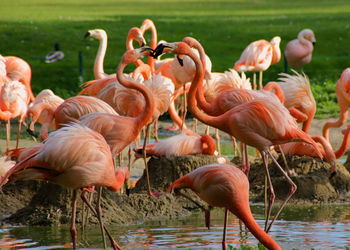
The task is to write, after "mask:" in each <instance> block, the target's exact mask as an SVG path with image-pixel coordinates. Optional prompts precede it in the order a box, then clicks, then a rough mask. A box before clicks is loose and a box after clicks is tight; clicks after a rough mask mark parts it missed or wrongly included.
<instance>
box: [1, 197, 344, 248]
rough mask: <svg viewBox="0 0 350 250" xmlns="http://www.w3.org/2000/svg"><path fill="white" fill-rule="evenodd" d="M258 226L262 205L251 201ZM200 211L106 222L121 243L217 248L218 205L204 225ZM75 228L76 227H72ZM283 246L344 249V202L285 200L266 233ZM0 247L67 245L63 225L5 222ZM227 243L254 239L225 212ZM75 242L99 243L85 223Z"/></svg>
mask: <svg viewBox="0 0 350 250" xmlns="http://www.w3.org/2000/svg"><path fill="white" fill-rule="evenodd" d="M252 210H253V213H254V216H255V218H256V219H257V220H258V223H259V224H260V225H261V226H262V225H263V223H264V221H263V207H262V206H260V205H255V206H253V207H252ZM203 224H204V219H203V215H202V214H201V213H196V214H193V215H191V216H189V217H185V218H179V219H171V220H155V221H148V222H145V223H143V222H142V221H140V222H139V224H137V225H130V226H124V227H117V226H114V227H110V228H111V231H112V232H113V235H115V237H116V239H117V240H118V241H119V243H120V244H121V245H122V246H123V248H125V249H169V248H182V249H210V248H212V249H218V248H221V237H222V226H223V211H222V210H220V209H216V210H214V211H213V214H212V221H211V229H210V230H208V229H206V228H205V227H204V226H203ZM78 230H80V228H78ZM270 234H271V235H272V237H273V238H274V239H275V240H276V241H277V242H278V243H279V244H280V245H281V246H282V248H283V249H293V248H297V249H311V248H315V249H346V247H350V205H349V204H348V205H344V204H343V205H340V204H339V205H313V206H301V205H297V206H289V207H287V208H286V209H285V210H284V211H283V213H282V214H281V216H280V219H279V220H278V221H276V222H275V224H274V226H273V228H272V231H271V233H270ZM0 239H1V240H0V248H1V249H3V248H4V247H6V246H12V247H15V246H16V247H18V248H24V247H26V248H30V249H48V248H69V247H70V245H69V243H70V234H69V228H68V226H61V227H10V226H4V227H3V228H2V229H0ZM227 239H228V240H227V243H228V245H229V246H232V247H236V248H238V247H239V246H240V245H246V246H251V247H257V244H258V242H257V240H256V239H255V238H254V237H253V236H252V235H251V234H250V233H247V231H246V230H245V229H244V228H243V230H242V231H241V230H240V226H239V222H238V220H237V219H236V218H235V217H234V216H233V215H231V216H230V217H229V226H228V234H227ZM79 242H80V245H79V247H80V248H82V249H96V248H99V247H101V246H102V244H101V238H100V234H99V229H98V227H97V226H95V225H90V226H89V228H88V229H87V231H86V232H85V234H84V235H82V234H81V231H79Z"/></svg>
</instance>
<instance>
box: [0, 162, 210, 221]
mask: <svg viewBox="0 0 350 250" xmlns="http://www.w3.org/2000/svg"><path fill="white" fill-rule="evenodd" d="M215 161H216V158H215V157H210V156H183V157H171V158H160V159H150V160H149V169H150V176H151V183H152V187H154V189H156V190H158V191H160V192H162V191H165V189H166V188H167V187H168V186H169V185H170V183H171V182H172V181H174V180H175V179H177V178H179V177H180V176H182V175H184V174H186V173H188V172H190V171H192V170H193V169H195V168H196V167H198V166H202V165H205V164H208V163H213V162H215ZM3 190H4V194H1V195H0V198H1V199H2V201H3V202H2V203H1V205H0V212H1V214H3V216H4V217H7V216H6V214H11V215H10V216H8V217H7V218H6V219H5V221H6V222H9V223H15V224H26V225H57V224H67V223H69V218H70V213H71V207H70V201H71V194H72V191H71V190H68V189H66V188H63V187H61V186H58V185H55V184H51V183H47V182H38V181H30V182H17V183H8V184H7V185H5V186H4V188H3ZM146 191H147V188H146V176H145V174H144V175H143V177H142V178H141V179H140V181H139V182H138V183H137V187H136V188H135V189H133V190H132V192H131V194H130V196H127V195H126V194H120V193H112V192H109V191H106V190H104V192H103V199H102V209H103V211H104V221H105V222H106V223H107V224H108V223H118V224H125V223H136V222H139V221H144V220H150V219H153V218H160V217H174V216H180V215H189V214H190V211H191V210H193V209H195V208H196V207H195V206H194V205H193V204H192V203H190V202H188V201H186V200H184V199H183V198H179V197H174V196H173V195H169V194H164V193H161V194H160V196H159V197H151V196H149V195H148V194H147V192H146ZM94 196H96V195H94ZM79 207H80V209H79ZM81 207H82V202H81V200H80V199H79V201H78V210H77V221H78V222H80V221H81V217H82V216H81V213H82V209H81ZM90 221H91V222H93V223H97V220H96V219H95V218H93V217H91V219H90Z"/></svg>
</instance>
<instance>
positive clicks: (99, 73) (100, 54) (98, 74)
mask: <svg viewBox="0 0 350 250" xmlns="http://www.w3.org/2000/svg"><path fill="white" fill-rule="evenodd" d="M99 40H100V45H99V47H98V50H97V55H96V59H95V63H94V76H95V79H102V78H105V72H104V69H103V68H104V67H103V62H104V59H105V55H106V50H107V34H103V35H102V38H101V39H99Z"/></svg>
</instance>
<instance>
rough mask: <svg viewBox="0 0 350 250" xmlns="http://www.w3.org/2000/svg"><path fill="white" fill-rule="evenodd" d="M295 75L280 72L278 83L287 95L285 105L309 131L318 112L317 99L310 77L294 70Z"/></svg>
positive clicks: (304, 129)
mask: <svg viewBox="0 0 350 250" xmlns="http://www.w3.org/2000/svg"><path fill="white" fill-rule="evenodd" d="M293 73H294V75H289V74H286V73H280V74H279V75H280V76H281V77H280V78H278V80H279V81H278V82H277V83H278V85H279V86H280V88H281V89H282V90H283V93H284V96H285V102H284V106H285V107H286V108H287V109H288V110H289V112H290V113H291V115H293V117H295V118H296V119H297V122H298V123H303V126H302V129H303V131H305V132H306V133H309V130H310V127H311V123H312V120H313V119H314V116H315V114H316V101H315V98H314V96H313V94H312V91H311V87H310V81H309V78H308V77H307V76H306V75H305V74H299V73H297V72H296V71H294V70H293Z"/></svg>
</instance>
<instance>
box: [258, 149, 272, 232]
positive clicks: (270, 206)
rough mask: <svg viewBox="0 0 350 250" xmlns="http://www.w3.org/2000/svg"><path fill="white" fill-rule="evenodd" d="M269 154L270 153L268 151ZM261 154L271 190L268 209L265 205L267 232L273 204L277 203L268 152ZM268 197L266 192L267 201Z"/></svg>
mask: <svg viewBox="0 0 350 250" xmlns="http://www.w3.org/2000/svg"><path fill="white" fill-rule="evenodd" d="M267 152H269V151H267ZM261 154H262V159H263V162H264V166H265V176H266V177H267V184H268V186H269V189H270V199H269V202H268V206H267V208H266V204H265V209H266V210H265V211H267V212H266V219H265V231H266V230H267V226H268V221H269V219H270V216H271V210H272V206H273V203H274V202H275V191H274V190H273V186H272V181H271V177H270V173H269V165H268V162H267V158H268V155H267V154H266V151H262V153H261ZM270 155H271V154H270ZM271 156H272V155H271ZM265 186H266V183H265ZM266 197H267V192H265V201H267V200H266V199H267V198H266Z"/></svg>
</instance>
